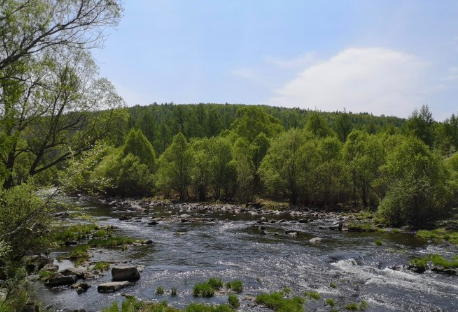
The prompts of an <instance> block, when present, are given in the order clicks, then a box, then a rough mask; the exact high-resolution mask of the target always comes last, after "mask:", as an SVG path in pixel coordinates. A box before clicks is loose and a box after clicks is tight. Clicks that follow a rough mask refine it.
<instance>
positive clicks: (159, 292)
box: [156, 286, 165, 295]
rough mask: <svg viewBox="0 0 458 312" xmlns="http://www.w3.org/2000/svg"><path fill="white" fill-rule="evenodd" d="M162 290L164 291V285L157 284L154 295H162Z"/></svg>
mask: <svg viewBox="0 0 458 312" xmlns="http://www.w3.org/2000/svg"><path fill="white" fill-rule="evenodd" d="M164 292H165V291H164V287H162V286H158V287H157V288H156V295H163V294H164Z"/></svg>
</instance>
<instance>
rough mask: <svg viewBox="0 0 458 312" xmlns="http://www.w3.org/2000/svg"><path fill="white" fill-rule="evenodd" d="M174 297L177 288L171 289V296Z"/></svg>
mask: <svg viewBox="0 0 458 312" xmlns="http://www.w3.org/2000/svg"><path fill="white" fill-rule="evenodd" d="M176 295H177V288H176V287H172V292H171V296H176Z"/></svg>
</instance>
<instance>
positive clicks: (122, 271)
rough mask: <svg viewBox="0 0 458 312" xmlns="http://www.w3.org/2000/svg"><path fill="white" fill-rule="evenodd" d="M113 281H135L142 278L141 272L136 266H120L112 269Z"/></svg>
mask: <svg viewBox="0 0 458 312" xmlns="http://www.w3.org/2000/svg"><path fill="white" fill-rule="evenodd" d="M111 276H112V279H113V281H129V282H134V281H137V280H139V279H140V272H139V271H138V268H137V267H136V266H118V267H113V268H112V269H111Z"/></svg>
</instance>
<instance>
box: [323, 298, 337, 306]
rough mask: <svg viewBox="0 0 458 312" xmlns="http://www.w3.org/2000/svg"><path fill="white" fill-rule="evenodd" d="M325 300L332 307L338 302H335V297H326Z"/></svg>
mask: <svg viewBox="0 0 458 312" xmlns="http://www.w3.org/2000/svg"><path fill="white" fill-rule="evenodd" d="M325 302H326V304H327V305H328V306H330V307H333V306H335V305H336V303H335V302H334V299H332V298H328V299H326V300H325Z"/></svg>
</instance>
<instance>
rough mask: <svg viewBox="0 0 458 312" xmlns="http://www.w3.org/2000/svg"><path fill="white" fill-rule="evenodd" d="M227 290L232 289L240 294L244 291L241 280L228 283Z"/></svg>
mask: <svg viewBox="0 0 458 312" xmlns="http://www.w3.org/2000/svg"><path fill="white" fill-rule="evenodd" d="M226 288H228V289H231V290H233V291H235V292H236V293H238V294H240V293H241V292H242V291H243V283H242V281H239V280H236V281H232V282H228V283H226Z"/></svg>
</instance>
